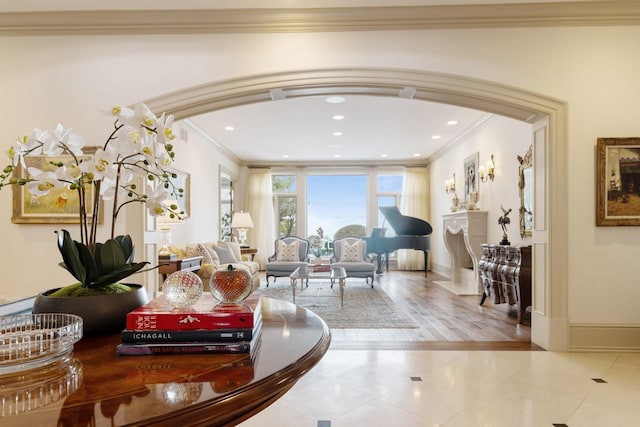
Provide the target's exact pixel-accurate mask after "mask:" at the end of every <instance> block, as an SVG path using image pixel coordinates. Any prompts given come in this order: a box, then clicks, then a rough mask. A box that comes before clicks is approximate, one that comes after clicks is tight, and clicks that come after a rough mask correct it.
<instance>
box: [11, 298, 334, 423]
mask: <svg viewBox="0 0 640 427" xmlns="http://www.w3.org/2000/svg"><path fill="white" fill-rule="evenodd" d="M262 316H263V327H262V342H261V344H260V347H259V348H258V351H257V352H256V354H255V355H253V358H251V357H250V355H249V354H203V355H188V354H181V355H152V356H116V354H115V347H116V345H117V344H118V343H119V342H120V334H115V335H107V336H94V337H85V338H83V339H82V340H81V341H80V342H78V343H76V345H75V348H74V353H73V360H72V361H70V363H74V364H75V366H76V367H79V369H80V377H79V381H78V383H79V384H78V387H77V389H76V390H75V391H73V392H72V393H71V394H69V395H68V396H67V397H66V398H64V399H55V400H53V401H52V402H51V403H50V404H48V405H42V404H41V403H40V404H39V405H38V406H43V407H40V408H37V409H33V410H28V409H26V408H22V410H20V411H19V412H21V413H19V414H17V415H15V414H14V415H12V416H7V414H4V415H3V417H2V420H3V421H2V423H0V424H2V425H5V424H4V423H5V422H6V423H7V425H12V426H13V425H15V426H27V425H32V426H90V425H136V426H180V427H186V426H196V425H197V426H231V425H236V424H237V423H239V422H241V421H243V420H246V419H247V418H249V417H251V416H252V415H254V414H256V413H258V412H259V411H261V410H263V409H265V408H266V407H267V406H269V405H270V404H272V403H273V402H274V401H275V400H277V399H278V398H280V397H281V396H282V395H284V394H285V393H286V392H287V391H288V390H289V389H290V388H291V387H293V385H294V384H295V383H296V382H297V381H298V380H299V379H300V377H302V376H303V375H304V374H305V373H307V372H308V371H309V370H310V369H311V368H312V367H313V366H314V365H316V363H318V362H319V361H320V359H321V358H322V356H323V355H324V354H325V352H326V351H327V349H328V347H329V344H330V341H331V337H330V333H329V328H328V327H327V325H326V323H325V322H324V321H323V320H322V319H321V318H319V317H318V316H316V315H315V314H313V313H312V312H310V311H308V310H306V309H304V308H301V307H298V306H296V305H293V304H291V303H288V302H285V301H280V300H274V299H270V298H264V300H263V304H262ZM66 373H67V375H68V370H67V371H66ZM51 374H52V373H51V372H50V373H49V375H48V377H47V378H48V379H49V380H50V377H51ZM25 380H26V381H28V380H29V378H28V376H27V377H25V378H23V381H25ZM3 387H4V388H3V390H6V384H4V382H3ZM34 390H37V386H36V385H34ZM40 391H41V390H40ZM55 393H57V391H55ZM55 393H54V394H55ZM34 396H35V397H34V400H38V395H37V393H36V394H34ZM38 402H43V400H38ZM27 408H28V407H27Z"/></svg>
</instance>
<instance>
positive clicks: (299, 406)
mask: <svg viewBox="0 0 640 427" xmlns="http://www.w3.org/2000/svg"><path fill="white" fill-rule="evenodd" d="M600 380H603V381H604V382H603V381H600ZM240 426H241V427H254V426H255V427H258V426H259V427H269V426H278V427H288V426H291V427H343V426H347V427H358V426H366V427H378V426H380V427H383V426H384V427H391V426H393V427H395V426H407V427H413V426H421V427H431V426H446V427H475V426H482V427H489V426H490V427H520V426H532V427H537V426H549V427H552V426H569V427H587V426H588V427H596V426H603V427H604V426H606V427H626V426H629V427H631V426H634V427H636V426H640V353H615V354H614V353H553V352H546V351H421V350H420V351H415V350H343V349H336V348H331V349H330V350H329V351H328V352H327V354H326V355H325V356H324V358H323V359H322V360H321V361H320V363H319V364H318V365H316V366H315V367H314V369H313V370H312V371H310V372H309V373H308V374H307V375H306V376H304V377H303V378H302V379H301V380H300V381H299V382H298V383H297V384H296V385H295V386H294V387H293V388H292V389H291V390H290V391H289V392H288V393H287V394H286V395H285V396H283V397H282V398H281V399H280V400H278V401H277V402H275V403H274V404H273V405H271V406H270V407H269V408H267V409H266V410H264V411H263V412H261V413H259V414H257V415H256V416H254V417H253V418H251V419H249V420H247V421H245V422H243V423H241V424H240Z"/></svg>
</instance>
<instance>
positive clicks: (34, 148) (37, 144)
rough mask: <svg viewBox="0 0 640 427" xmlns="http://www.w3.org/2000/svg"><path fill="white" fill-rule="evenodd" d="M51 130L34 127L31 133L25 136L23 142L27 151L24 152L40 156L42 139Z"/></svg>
mask: <svg viewBox="0 0 640 427" xmlns="http://www.w3.org/2000/svg"><path fill="white" fill-rule="evenodd" d="M48 134H49V132H47V131H45V130H42V129H38V128H33V129H31V132H29V135H27V136H26V137H24V138H23V141H22V143H23V144H24V148H25V151H23V153H27V152H29V154H30V155H32V156H39V155H40V154H42V140H43V139H44V138H46V137H47V135H48Z"/></svg>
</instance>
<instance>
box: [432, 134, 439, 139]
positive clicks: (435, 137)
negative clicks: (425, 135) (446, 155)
mask: <svg viewBox="0 0 640 427" xmlns="http://www.w3.org/2000/svg"><path fill="white" fill-rule="evenodd" d="M431 139H440V135H433V136H432V137H431Z"/></svg>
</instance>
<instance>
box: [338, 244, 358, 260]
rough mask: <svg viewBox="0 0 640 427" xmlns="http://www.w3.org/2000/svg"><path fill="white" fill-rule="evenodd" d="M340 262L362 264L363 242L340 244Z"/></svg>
mask: <svg viewBox="0 0 640 427" xmlns="http://www.w3.org/2000/svg"><path fill="white" fill-rule="evenodd" d="M340 243H341V245H340V262H362V261H364V259H363V257H362V243H363V242H362V240H356V241H354V242H353V243H349V242H348V241H346V240H343V241H342V242H340Z"/></svg>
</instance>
